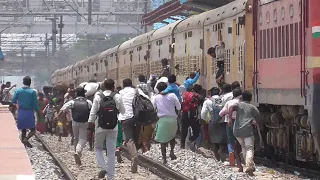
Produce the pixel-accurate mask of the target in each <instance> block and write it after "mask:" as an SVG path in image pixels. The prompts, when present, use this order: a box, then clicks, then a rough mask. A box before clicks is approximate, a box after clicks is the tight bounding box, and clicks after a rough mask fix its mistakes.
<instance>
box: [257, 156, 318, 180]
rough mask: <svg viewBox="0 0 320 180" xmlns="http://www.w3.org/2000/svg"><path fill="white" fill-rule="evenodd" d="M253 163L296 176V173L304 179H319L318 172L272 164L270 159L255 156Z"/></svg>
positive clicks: (281, 163)
mask: <svg viewBox="0 0 320 180" xmlns="http://www.w3.org/2000/svg"><path fill="white" fill-rule="evenodd" d="M254 161H255V163H257V164H263V165H266V166H270V167H278V168H280V169H283V170H284V171H287V172H290V173H294V174H296V173H297V172H298V173H299V175H301V176H305V177H308V178H312V179H314V178H315V179H320V172H318V171H314V170H310V169H305V168H300V167H296V166H292V165H288V164H285V163H283V162H273V161H272V160H270V159H266V158H262V157H257V156H255V157H254ZM297 175H298V174H297Z"/></svg>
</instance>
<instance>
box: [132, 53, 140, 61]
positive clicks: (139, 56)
mask: <svg viewBox="0 0 320 180" xmlns="http://www.w3.org/2000/svg"><path fill="white" fill-rule="evenodd" d="M131 58H132V56H131ZM140 60H141V56H140V54H139V62H140ZM131 61H132V60H131Z"/></svg>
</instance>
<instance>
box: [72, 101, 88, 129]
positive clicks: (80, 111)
mask: <svg viewBox="0 0 320 180" xmlns="http://www.w3.org/2000/svg"><path fill="white" fill-rule="evenodd" d="M73 101H74V104H73V108H72V119H73V120H74V121H76V122H83V123H84V122H88V119H89V115H90V109H89V104H88V102H87V99H86V98H76V99H74V100H73Z"/></svg>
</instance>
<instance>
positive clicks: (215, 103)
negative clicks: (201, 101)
mask: <svg viewBox="0 0 320 180" xmlns="http://www.w3.org/2000/svg"><path fill="white" fill-rule="evenodd" d="M211 101H212V111H210V112H209V114H210V121H211V122H212V123H220V122H221V120H222V117H220V116H219V113H220V111H221V109H222V105H221V104H222V100H221V99H220V98H211Z"/></svg>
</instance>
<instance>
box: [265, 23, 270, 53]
mask: <svg viewBox="0 0 320 180" xmlns="http://www.w3.org/2000/svg"><path fill="white" fill-rule="evenodd" d="M266 58H270V29H267V57H266Z"/></svg>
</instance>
